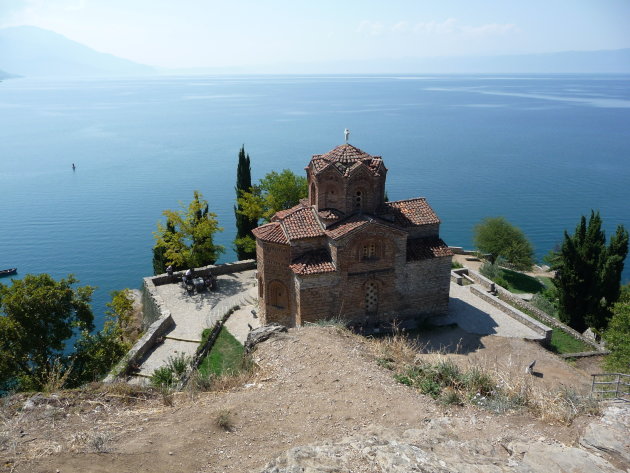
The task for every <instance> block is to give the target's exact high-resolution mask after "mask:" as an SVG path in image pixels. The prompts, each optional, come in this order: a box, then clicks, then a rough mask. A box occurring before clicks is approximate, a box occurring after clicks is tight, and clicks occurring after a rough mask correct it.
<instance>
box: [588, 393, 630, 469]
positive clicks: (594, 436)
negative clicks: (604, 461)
mask: <svg viewBox="0 0 630 473" xmlns="http://www.w3.org/2000/svg"><path fill="white" fill-rule="evenodd" d="M629 433H630V404H628V403H620V404H616V405H611V406H608V407H607V408H606V409H605V410H604V415H603V416H602V417H601V419H598V420H596V421H594V422H591V423H590V424H589V425H588V426H587V427H586V429H585V430H584V434H583V435H582V437H580V445H582V446H583V447H586V448H588V449H591V450H595V451H596V452H605V453H607V454H608V455H610V456H611V457H612V458H614V459H615V460H616V461H618V462H619V463H621V464H623V465H627V466H626V467H627V468H628V469H630V435H628V434H629Z"/></svg>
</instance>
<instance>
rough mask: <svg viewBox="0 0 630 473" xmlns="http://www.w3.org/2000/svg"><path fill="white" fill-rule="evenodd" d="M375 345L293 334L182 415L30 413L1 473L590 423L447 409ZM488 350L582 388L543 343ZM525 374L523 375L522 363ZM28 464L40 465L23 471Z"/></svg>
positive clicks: (138, 472)
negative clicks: (535, 363) (239, 380)
mask: <svg viewBox="0 0 630 473" xmlns="http://www.w3.org/2000/svg"><path fill="white" fill-rule="evenodd" d="M368 343H369V342H367V341H365V340H364V339H361V338H359V337H356V336H353V335H344V334H343V332H341V333H340V332H338V331H337V329H335V328H321V327H309V328H302V329H293V330H291V331H289V333H288V334H286V335H282V336H279V337H277V338H274V339H271V340H270V341H268V342H265V343H263V344H261V345H260V346H259V347H258V349H257V351H256V352H255V360H256V362H257V364H258V365H259V366H260V371H259V372H258V373H257V374H256V376H255V378H254V379H253V380H251V381H250V382H249V384H247V385H245V386H243V387H241V388H239V389H236V390H235V391H232V392H220V393H198V394H196V395H195V396H191V395H190V394H186V393H182V394H179V395H177V396H176V398H175V401H174V406H173V407H167V406H164V405H162V404H161V403H160V401H159V399H156V400H152V401H146V402H139V403H137V404H135V405H133V406H130V407H128V408H117V407H115V406H113V405H108V403H106V402H94V404H90V403H87V404H85V405H83V408H81V409H79V408H76V407H75V408H66V409H64V410H62V411H58V410H55V409H53V410H51V409H43V411H40V410H38V409H33V410H25V411H23V414H19V415H17V417H11V418H9V419H8V421H7V422H9V423H12V424H11V425H12V426H13V427H12V428H13V429H14V432H15V433H16V435H17V437H18V439H19V441H18V442H19V443H18V444H17V445H16V446H15V448H16V451H17V452H20V454H19V455H15V454H12V453H11V449H10V448H4V449H2V450H0V454H1V455H2V456H3V458H4V462H3V463H2V464H0V471H3V470H2V468H5V467H6V468H5V470H4V471H16V472H42V473H43V472H55V471H59V472H62V473H71V472H81V473H83V472H87V471H89V472H95V473H105V472H107V473H109V472H117V473H127V472H129V473H144V472H147V473H149V472H150V473H160V472H174V471H178V472H217V473H218V472H226V471H234V472H244V473H245V472H248V473H249V472H256V471H260V469H262V467H263V466H264V465H265V464H266V463H267V462H268V461H270V460H271V459H273V458H275V457H276V456H278V455H280V454H281V453H282V452H284V451H286V450H287V449H289V448H290V447H295V446H299V445H304V444H309V443H313V442H321V441H324V440H338V439H341V438H343V437H345V436H347V435H349V434H353V433H366V432H369V431H370V429H371V428H372V427H373V426H379V427H383V428H387V429H391V430H392V431H394V432H403V431H405V430H407V429H410V428H417V429H423V432H426V435H427V442H433V441H437V439H435V438H432V437H431V435H432V431H431V428H430V425H431V422H432V419H437V418H445V417H448V418H449V419H450V420H448V421H444V422H447V424H448V425H447V426H446V427H445V428H446V431H447V434H445V435H447V437H448V438H449V439H458V440H466V439H473V438H474V439H485V440H487V441H488V442H490V443H492V445H498V444H499V443H500V442H501V441H504V440H505V439H506V438H508V437H509V438H524V439H527V438H539V437H546V438H554V439H557V440H559V441H561V442H564V443H568V444H572V443H574V442H575V440H576V438H577V430H578V428H579V426H580V423H579V422H578V423H577V424H574V425H573V426H572V427H562V426H551V425H546V424H544V423H542V422H539V421H537V420H535V419H533V418H532V417H531V416H529V415H526V414H523V415H509V416H497V415H494V414H492V413H490V412H488V411H483V410H479V409H476V408H472V407H454V408H446V407H443V406H441V405H439V404H437V403H436V402H434V401H433V400H432V399H431V398H429V397H427V396H423V395H421V394H418V392H417V391H415V390H413V389H411V388H408V387H406V386H403V385H401V384H399V383H397V382H396V381H395V380H394V379H393V378H392V374H391V372H390V371H388V370H386V369H385V368H381V367H379V366H378V364H377V363H376V362H375V359H374V357H373V355H371V354H370V352H369V350H368ZM482 343H483V349H482V350H480V351H479V352H478V353H477V356H480V357H483V358H484V359H485V360H486V362H488V363H490V362H493V360H494V361H497V362H499V361H505V360H508V359H510V357H512V359H514V357H515V356H516V355H518V356H519V357H521V358H522V359H523V360H529V359H530V358H532V357H534V358H540V360H541V370H542V372H543V374H544V377H543V378H540V379H539V378H535V377H532V380H531V381H532V382H534V383H539V382H540V383H543V382H544V383H547V382H548V383H552V384H553V383H578V384H580V382H581V376H580V373H579V372H578V371H577V370H574V369H570V367H568V368H567V366H566V365H563V364H562V363H563V362H560V361H557V362H553V363H552V362H551V361H550V360H549V361H548V360H547V358H542V354H541V353H540V352H539V347H538V346H537V345H536V344H533V343H528V342H524V341H520V340H515V339H504V338H499V337H492V336H490V337H484V338H482ZM531 350H533V351H531ZM453 356H459V357H463V356H464V355H453ZM550 356H552V355H550ZM543 359H544V362H543ZM462 360H464V358H462ZM478 361H479V360H477V361H475V360H474V359H471V361H470V362H471V363H473V362H475V363H476V362H478ZM514 366H517V367H518V369H520V368H521V362H520V361H518V362H515V363H514ZM561 372H563V373H564V374H562V373H561ZM515 376H516V374H515ZM519 376H520V375H519ZM222 412H223V413H225V412H229V414H226V416H227V419H228V420H229V422H230V423H231V424H232V428H231V430H230V431H226V430H224V429H222V428H221V427H220V426H219V425H218V423H217V418H218V416H219V414H220V413H222ZM440 422H442V421H440ZM6 425H9V424H6ZM20 432H22V433H24V435H22V434H21V433H20ZM20 435H22V436H21V437H20ZM441 435H444V434H443V433H442V434H441ZM101 440H102V442H101ZM441 440H445V439H441ZM441 440H440V441H441ZM0 448H2V444H1V443H0ZM96 450H101V452H100V453H98V452H96ZM498 450H499V451H501V449H500V448H499V449H498ZM28 455H35V456H39V458H36V459H35V460H33V461H32V462H28V463H24V459H25V458H27V457H28ZM2 465H4V466H2ZM11 469H13V470H11Z"/></svg>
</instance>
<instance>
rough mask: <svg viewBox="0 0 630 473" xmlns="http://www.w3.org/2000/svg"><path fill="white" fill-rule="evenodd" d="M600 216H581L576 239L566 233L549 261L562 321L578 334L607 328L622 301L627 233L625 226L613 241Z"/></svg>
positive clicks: (618, 229)
mask: <svg viewBox="0 0 630 473" xmlns="http://www.w3.org/2000/svg"><path fill="white" fill-rule="evenodd" d="M601 226H602V220H601V217H600V216H599V212H593V211H592V212H591V216H590V218H589V220H588V223H587V222H586V217H584V216H582V218H581V220H580V223H579V225H578V226H577V228H576V229H575V233H574V234H573V235H569V234H568V233H567V232H566V231H565V232H564V240H563V242H562V245H561V246H560V249H559V250H558V251H555V252H552V254H551V256H550V258H549V261H550V262H551V267H552V269H554V270H555V271H556V277H555V278H554V280H553V282H554V285H555V286H556V288H557V289H558V312H559V315H560V319H561V320H562V321H563V322H564V323H566V324H568V325H570V326H571V327H573V328H574V329H575V330H578V331H580V332H581V331H584V330H585V329H586V328H588V327H593V328H595V329H598V330H603V329H604V328H606V325H607V323H608V320H609V319H610V317H611V315H612V313H611V308H612V306H613V304H614V303H615V302H616V301H617V300H618V299H619V295H620V291H621V288H620V285H619V283H620V280H621V273H622V271H623V266H624V260H625V258H626V255H627V254H628V232H627V231H626V230H625V228H624V227H623V225H619V226H618V227H617V231H616V232H615V234H614V235H613V236H612V237H611V238H610V242H609V244H608V246H606V235H605V233H604V231H603V230H602V228H601Z"/></svg>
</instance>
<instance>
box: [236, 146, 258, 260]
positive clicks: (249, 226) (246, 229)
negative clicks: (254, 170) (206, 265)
mask: <svg viewBox="0 0 630 473" xmlns="http://www.w3.org/2000/svg"><path fill="white" fill-rule="evenodd" d="M251 188H252V174H251V165H250V160H249V154H246V153H245V145H243V146H242V147H241V149H240V151H239V153H238V166H237V168H236V187H235V191H236V198H237V204H236V205H235V206H234V216H235V217H236V239H235V240H234V246H235V248H236V253H237V255H238V259H239V260H242V259H249V258H255V257H256V250H255V247H253V245H252V244H251V241H252V240H253V235H252V230H253V229H254V228H256V227H257V226H258V221H257V220H256V219H251V218H249V217H247V216H245V215H243V214H242V213H240V212H241V211H242V208H241V205H240V204H238V198H239V197H241V196H242V193H243V192H250V190H251ZM248 239H249V240H250V244H249V245H248V244H245V242H246V241H247V240H248Z"/></svg>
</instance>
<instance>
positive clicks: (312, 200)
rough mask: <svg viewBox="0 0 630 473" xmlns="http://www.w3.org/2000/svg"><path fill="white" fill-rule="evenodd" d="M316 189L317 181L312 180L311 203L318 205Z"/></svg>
mask: <svg viewBox="0 0 630 473" xmlns="http://www.w3.org/2000/svg"><path fill="white" fill-rule="evenodd" d="M315 193H316V190H315V183H314V182H312V183H311V196H310V197H311V205H317V199H316V195H315Z"/></svg>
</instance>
